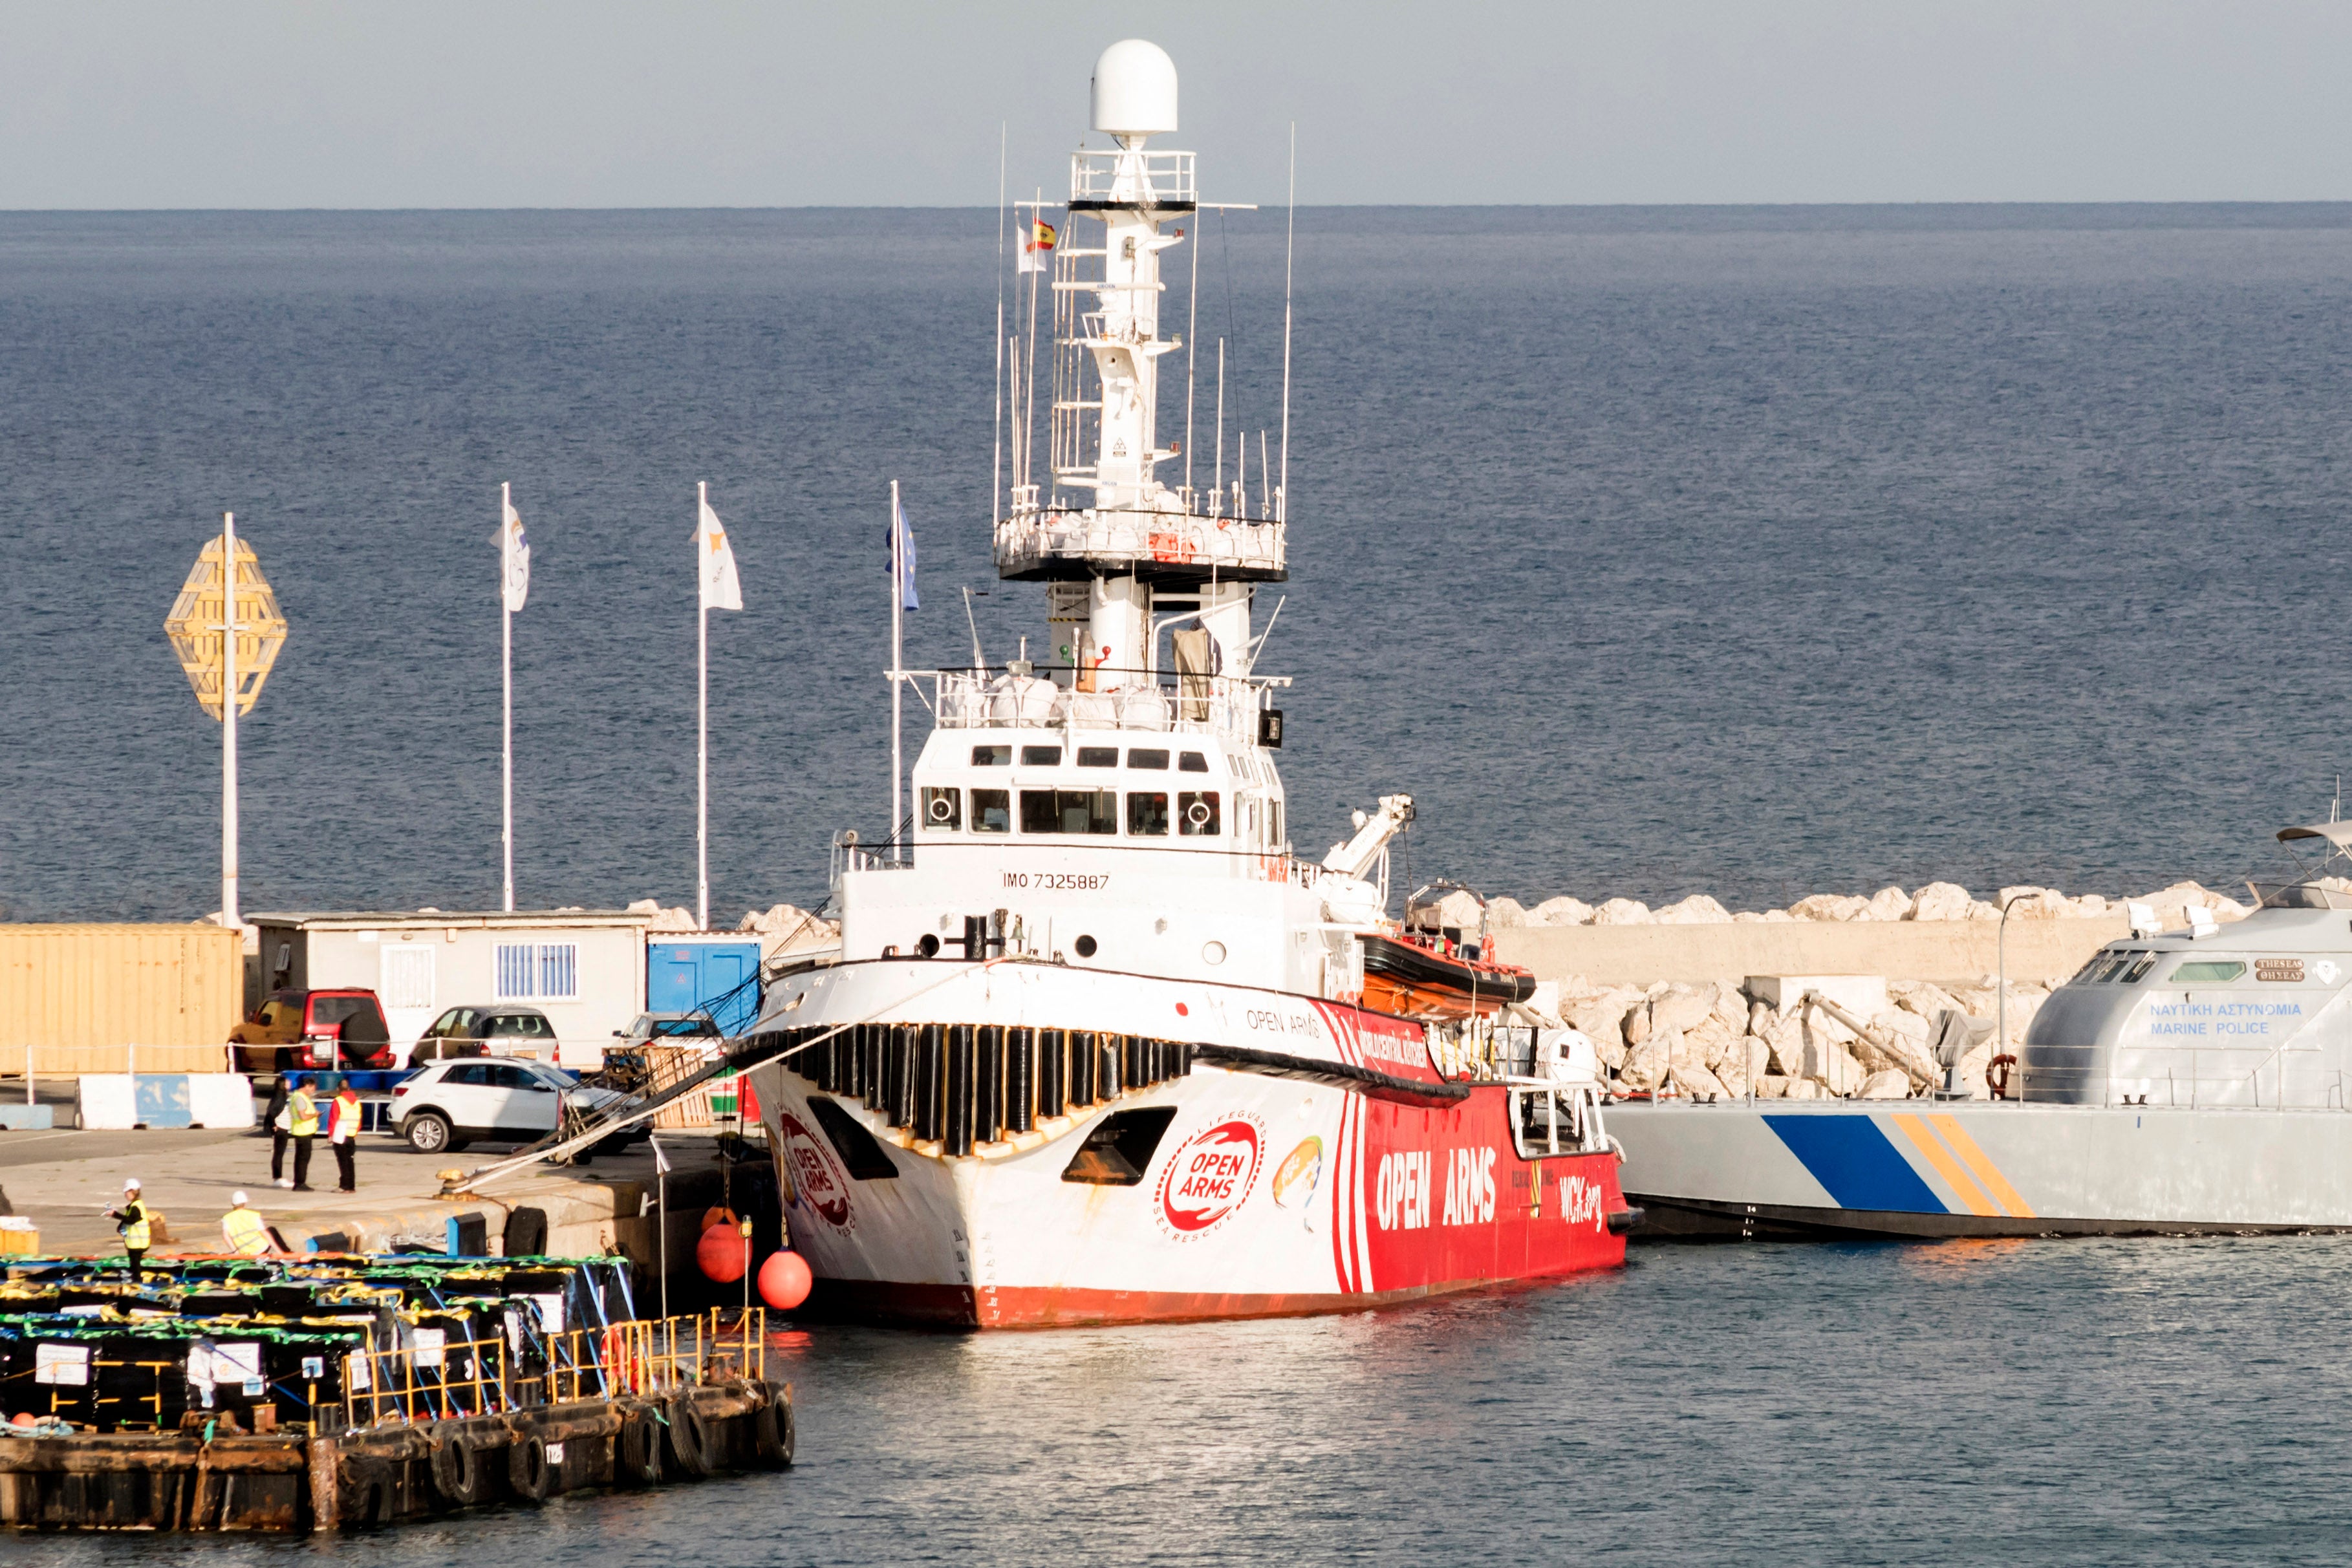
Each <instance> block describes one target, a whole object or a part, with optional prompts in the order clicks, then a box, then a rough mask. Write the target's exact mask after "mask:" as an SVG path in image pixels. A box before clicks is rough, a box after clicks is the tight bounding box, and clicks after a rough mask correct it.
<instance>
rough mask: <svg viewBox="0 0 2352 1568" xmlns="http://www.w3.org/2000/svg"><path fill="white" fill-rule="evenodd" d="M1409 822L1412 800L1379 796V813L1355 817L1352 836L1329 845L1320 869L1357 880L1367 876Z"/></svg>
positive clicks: (1360, 813) (1397, 796) (1393, 796)
mask: <svg viewBox="0 0 2352 1568" xmlns="http://www.w3.org/2000/svg"><path fill="white" fill-rule="evenodd" d="M1410 821H1412V796H1410V795H1383V796H1381V809H1380V810H1377V811H1374V812H1372V813H1370V815H1367V814H1365V813H1364V812H1362V811H1359V812H1357V813H1356V836H1355V837H1354V838H1352V839H1349V841H1347V842H1346V843H1344V844H1333V845H1332V846H1331V852H1330V853H1329V854H1328V855H1325V856H1324V857H1323V869H1324V870H1325V871H1328V872H1337V873H1339V875H1341V876H1352V877H1356V878H1359V879H1361V878H1363V877H1365V876H1367V875H1369V874H1370V872H1371V870H1372V868H1373V867H1374V866H1376V865H1378V864H1380V863H1381V855H1383V854H1385V853H1386V852H1388V847H1389V841H1390V840H1391V839H1393V838H1395V837H1396V836H1397V835H1398V834H1399V833H1401V832H1402V831H1404V828H1405V824H1406V823H1408V822H1410Z"/></svg>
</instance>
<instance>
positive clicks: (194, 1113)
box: [188, 1072, 254, 1127]
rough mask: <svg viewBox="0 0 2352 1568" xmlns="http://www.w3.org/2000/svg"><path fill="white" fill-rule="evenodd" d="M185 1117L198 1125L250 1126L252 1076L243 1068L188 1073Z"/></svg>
mask: <svg viewBox="0 0 2352 1568" xmlns="http://www.w3.org/2000/svg"><path fill="white" fill-rule="evenodd" d="M188 1120H190V1121H191V1122H194V1124H196V1125H197V1126H200V1127H250V1126H252V1125H253V1124H254V1113H253V1080H251V1079H250V1078H247V1076H246V1075H245V1074H244V1073H242V1072H191V1073H189V1074H188Z"/></svg>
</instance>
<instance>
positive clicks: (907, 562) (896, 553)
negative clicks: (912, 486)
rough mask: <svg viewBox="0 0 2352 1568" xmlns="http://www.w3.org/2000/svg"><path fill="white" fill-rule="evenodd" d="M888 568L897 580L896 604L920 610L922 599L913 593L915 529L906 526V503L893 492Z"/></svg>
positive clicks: (908, 608) (902, 607)
mask: <svg viewBox="0 0 2352 1568" xmlns="http://www.w3.org/2000/svg"><path fill="white" fill-rule="evenodd" d="M888 543H889V545H890V570H891V572H892V574H893V575H894V576H896V577H897V579H898V604H899V607H900V608H901V609H905V610H920V609H921V608H922V607H923V601H922V600H921V599H920V598H919V597H918V596H917V595H916V593H915V530H914V529H912V528H908V526H907V507H906V503H904V502H903V501H900V500H899V499H898V497H897V496H896V495H895V494H894V495H893V496H892V497H891V500H890V537H889V540H888Z"/></svg>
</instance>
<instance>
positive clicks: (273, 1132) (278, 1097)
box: [261, 1072, 294, 1186]
mask: <svg viewBox="0 0 2352 1568" xmlns="http://www.w3.org/2000/svg"><path fill="white" fill-rule="evenodd" d="M286 1100H287V1092H286V1075H285V1074H284V1073H282V1072H281V1073H279V1074H278V1083H277V1086H276V1087H275V1088H273V1089H271V1090H270V1092H269V1108H268V1110H266V1111H264V1112H263V1113H261V1115H262V1120H263V1122H264V1123H266V1124H268V1128H269V1179H270V1180H271V1181H273V1182H276V1183H277V1184H278V1186H291V1185H292V1184H291V1183H289V1182H288V1181H287V1179H286V1145H289V1144H290V1143H292V1142H293V1141H294V1134H293V1132H292V1130H291V1129H292V1127H293V1123H292V1121H291V1119H290V1118H289V1116H288V1114H287V1112H286Z"/></svg>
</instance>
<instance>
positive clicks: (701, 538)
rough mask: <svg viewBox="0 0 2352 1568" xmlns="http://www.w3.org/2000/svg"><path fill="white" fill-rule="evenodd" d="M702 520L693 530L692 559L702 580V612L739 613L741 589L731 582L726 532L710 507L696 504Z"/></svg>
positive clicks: (732, 571)
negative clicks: (731, 611) (703, 610)
mask: <svg viewBox="0 0 2352 1568" xmlns="http://www.w3.org/2000/svg"><path fill="white" fill-rule="evenodd" d="M700 507H701V511H702V520H701V522H700V524H699V526H698V527H697V528H695V530H694V555H695V560H696V563H697V567H698V574H699V576H700V577H701V579H702V608H703V609H705V610H740V609H742V608H743V585H742V584H741V583H740V582H739V581H737V580H736V578H735V547H734V546H732V545H730V544H729V543H728V542H727V528H726V526H725V525H724V524H722V523H721V522H719V514H718V513H716V512H714V511H712V510H711V509H710V503H709V501H708V500H705V501H703V502H701V503H700Z"/></svg>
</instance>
